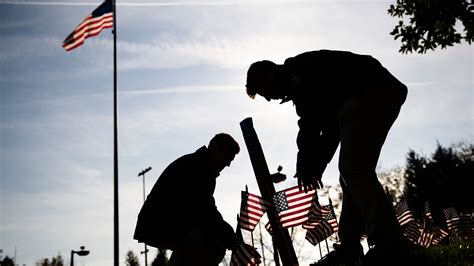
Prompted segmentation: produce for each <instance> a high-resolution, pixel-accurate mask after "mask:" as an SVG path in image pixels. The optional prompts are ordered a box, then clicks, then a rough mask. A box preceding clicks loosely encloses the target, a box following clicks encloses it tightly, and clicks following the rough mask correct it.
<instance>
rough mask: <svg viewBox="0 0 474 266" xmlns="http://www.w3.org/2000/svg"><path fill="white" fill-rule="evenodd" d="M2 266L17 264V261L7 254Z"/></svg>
mask: <svg viewBox="0 0 474 266" xmlns="http://www.w3.org/2000/svg"><path fill="white" fill-rule="evenodd" d="M0 265H2V266H15V262H14V261H13V259H12V258H10V257H8V256H5V258H4V259H3V261H2V264H0Z"/></svg>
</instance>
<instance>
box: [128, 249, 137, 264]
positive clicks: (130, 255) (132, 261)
mask: <svg viewBox="0 0 474 266" xmlns="http://www.w3.org/2000/svg"><path fill="white" fill-rule="evenodd" d="M125 265H127V266H139V265H140V262H139V261H138V257H137V255H135V253H133V251H131V250H129V251H128V252H127V254H126V255H125Z"/></svg>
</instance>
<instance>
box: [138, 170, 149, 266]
mask: <svg viewBox="0 0 474 266" xmlns="http://www.w3.org/2000/svg"><path fill="white" fill-rule="evenodd" d="M150 170H151V166H150V167H148V168H146V169H145V170H143V171H141V172H140V173H138V177H140V176H142V177H143V203H145V200H146V198H145V174H146V173H147V172H148V171H150ZM144 245H145V250H144V251H142V252H140V254H145V266H148V256H147V253H148V248H147V246H146V244H144Z"/></svg>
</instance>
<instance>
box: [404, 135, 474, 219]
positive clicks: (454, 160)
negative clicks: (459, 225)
mask: <svg viewBox="0 0 474 266" xmlns="http://www.w3.org/2000/svg"><path fill="white" fill-rule="evenodd" d="M473 173H474V145H473V144H466V143H463V144H458V145H453V146H451V147H443V146H441V145H440V144H438V145H437V147H436V150H435V152H434V153H433V154H432V155H431V157H425V156H422V155H419V154H417V153H416V152H414V151H413V150H410V151H409V152H408V155H407V161H406V170H405V176H404V177H405V190H404V196H405V197H406V198H407V200H408V202H409V204H410V207H411V209H412V210H413V211H414V213H415V215H417V216H420V215H421V213H422V212H423V208H424V203H425V202H428V203H429V204H430V207H431V211H432V213H433V216H434V217H433V218H434V219H435V221H436V220H438V221H441V220H442V217H443V215H442V212H441V210H442V209H443V208H448V207H454V208H456V209H471V208H473V207H474V204H473V197H472V196H471V189H472V187H471V179H472V175H473Z"/></svg>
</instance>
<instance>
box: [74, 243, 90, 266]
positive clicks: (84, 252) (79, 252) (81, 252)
mask: <svg viewBox="0 0 474 266" xmlns="http://www.w3.org/2000/svg"><path fill="white" fill-rule="evenodd" d="M74 254H77V255H79V256H87V255H89V250H85V249H84V246H81V250H79V251H74V250H71V266H74Z"/></svg>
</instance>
